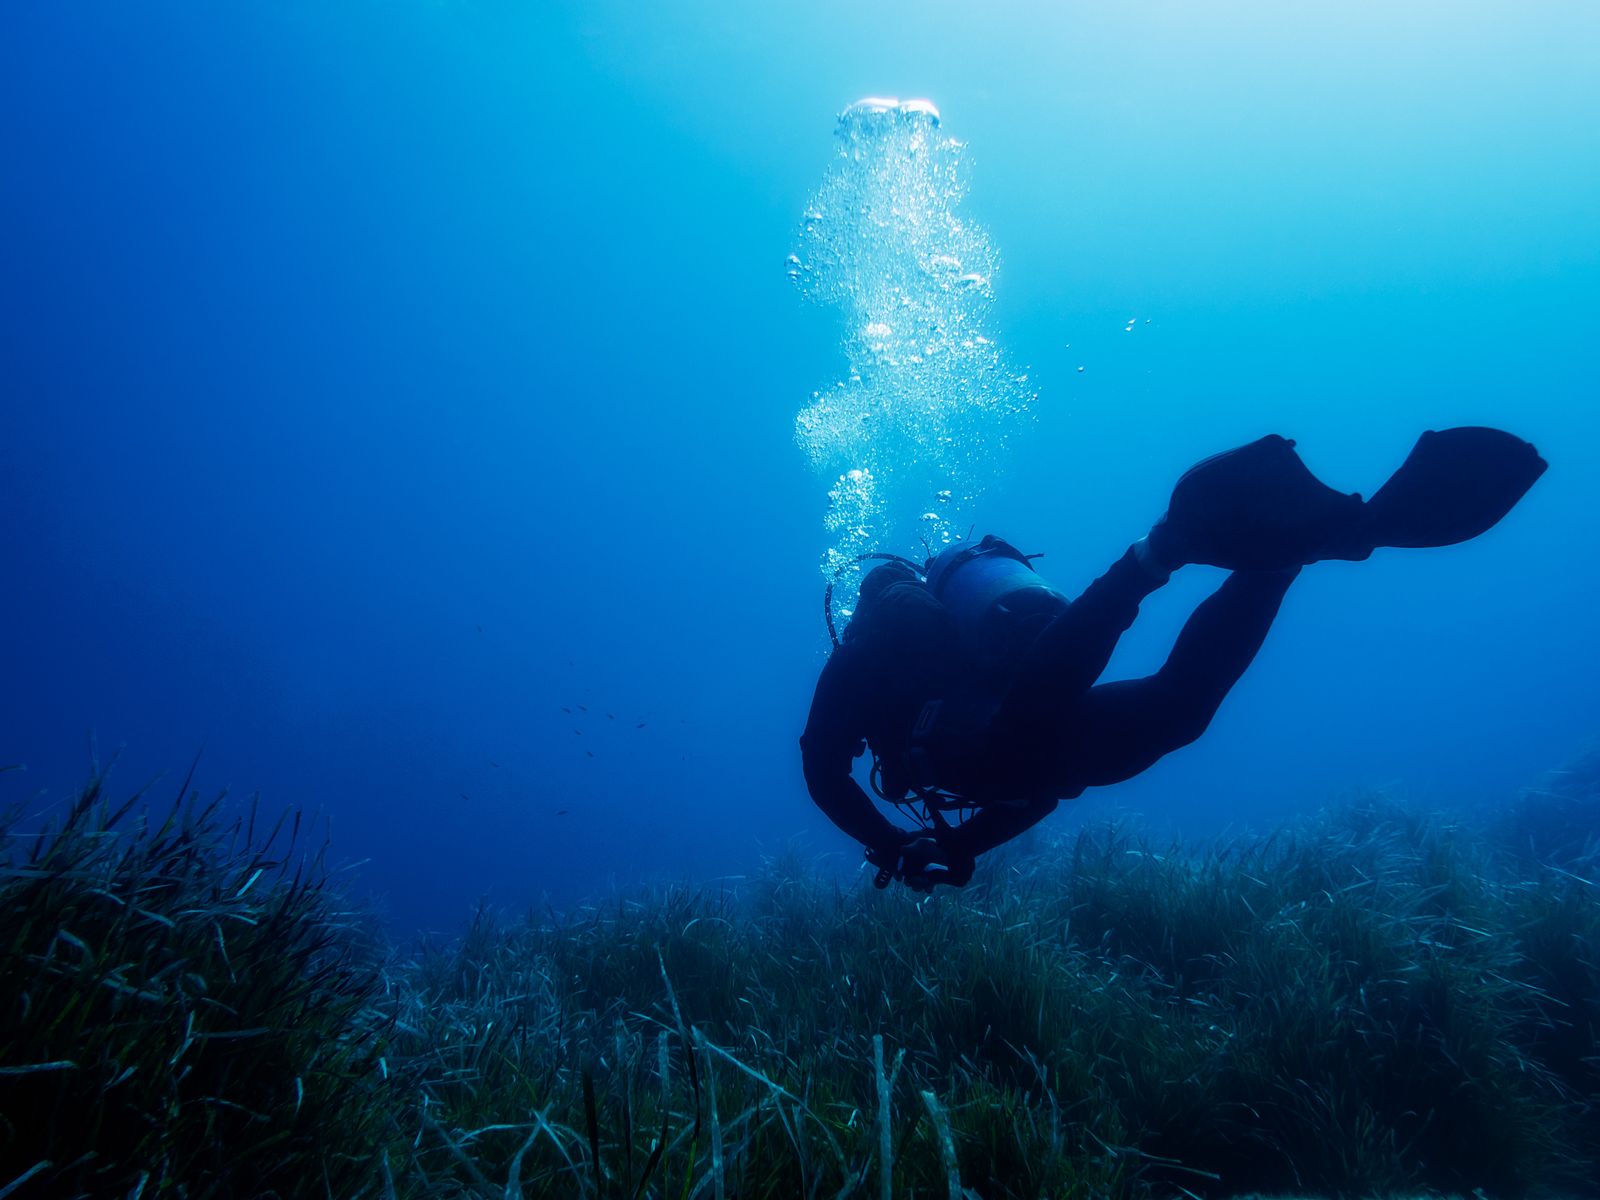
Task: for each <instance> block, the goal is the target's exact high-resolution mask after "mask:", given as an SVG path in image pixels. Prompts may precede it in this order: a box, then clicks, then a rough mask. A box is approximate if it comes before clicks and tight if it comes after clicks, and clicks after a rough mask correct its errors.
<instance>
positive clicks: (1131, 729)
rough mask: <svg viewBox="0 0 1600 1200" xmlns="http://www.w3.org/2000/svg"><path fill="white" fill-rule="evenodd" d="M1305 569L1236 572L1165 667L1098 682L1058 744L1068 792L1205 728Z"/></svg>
mask: <svg viewBox="0 0 1600 1200" xmlns="http://www.w3.org/2000/svg"><path fill="white" fill-rule="evenodd" d="M1298 574H1299V570H1298V568H1297V569H1295V570H1289V571H1251V572H1245V571H1237V572H1235V573H1234V574H1232V575H1230V576H1229V577H1228V578H1227V580H1226V581H1224V582H1223V584H1222V586H1221V587H1220V588H1218V589H1217V590H1216V592H1214V593H1213V594H1212V595H1211V596H1210V597H1208V598H1207V599H1206V600H1205V601H1204V602H1203V603H1202V604H1201V605H1200V607H1199V608H1197V609H1195V611H1194V614H1193V615H1192V616H1191V617H1190V618H1189V620H1188V621H1187V622H1185V623H1184V626H1183V630H1182V632H1181V633H1180V634H1179V635H1178V640H1177V642H1176V644H1175V645H1174V646H1173V648H1172V653H1171V654H1170V655H1169V656H1168V658H1167V661H1166V663H1165V664H1164V665H1163V666H1162V668H1161V670H1159V671H1157V672H1156V673H1155V674H1154V675H1151V676H1149V677H1147V678H1145V679H1128V680H1121V681H1119V682H1116V683H1107V684H1102V685H1100V686H1099V687H1095V688H1091V689H1090V690H1089V693H1088V695H1087V696H1085V697H1084V699H1083V703H1082V704H1081V705H1079V706H1078V708H1077V709H1076V710H1075V711H1074V712H1073V713H1072V714H1071V715H1070V717H1069V718H1068V723H1067V725H1066V727H1065V728H1064V729H1063V730H1061V733H1062V735H1063V736H1062V738H1061V740H1060V741H1059V742H1058V743H1056V745H1055V747H1054V751H1055V754H1056V756H1057V757H1056V762H1055V763H1054V770H1052V771H1051V774H1052V775H1054V776H1055V777H1056V778H1058V779H1061V780H1063V781H1070V782H1071V785H1072V787H1071V788H1070V789H1068V790H1067V791H1066V792H1063V793H1062V794H1069V795H1076V794H1078V792H1081V791H1082V790H1083V788H1086V787H1104V786H1105V785H1107V784H1111V783H1120V782H1121V781H1122V780H1124V779H1129V778H1132V777H1133V776H1134V775H1137V774H1139V772H1141V771H1143V770H1145V769H1146V768H1148V767H1149V766H1151V765H1152V764H1153V763H1155V761H1156V760H1157V759H1159V758H1161V757H1162V756H1164V755H1166V754H1170V753H1171V752H1172V751H1174V750H1176V749H1178V748H1179V747H1182V746H1187V745H1188V744H1189V743H1190V742H1192V741H1194V740H1195V739H1196V738H1198V737H1199V736H1200V735H1201V734H1202V733H1204V732H1205V730H1206V726H1208V725H1209V724H1210V723H1211V719H1212V717H1214V716H1215V715H1216V713H1217V709H1218V708H1219V707H1221V705H1222V700H1223V697H1225V696H1226V695H1227V694H1228V691H1229V689H1231V688H1232V687H1233V685H1234V684H1235V683H1237V682H1238V681H1239V677H1240V676H1241V675H1243V674H1244V671H1245V668H1246V667H1248V666H1249V665H1250V663H1251V662H1252V661H1253V660H1254V658H1255V656H1256V652H1257V651H1259V650H1260V649H1261V643H1262V642H1263V641H1264V640H1265V638H1266V636H1267V630H1268V629H1270V628H1271V626H1272V621H1273V618H1274V617H1276V616H1277V615H1278V608H1279V606H1280V605H1281V604H1282V602H1283V596H1284V593H1285V592H1287V591H1288V589H1289V585H1290V584H1291V583H1293V582H1294V578H1295V576H1296V575H1298Z"/></svg>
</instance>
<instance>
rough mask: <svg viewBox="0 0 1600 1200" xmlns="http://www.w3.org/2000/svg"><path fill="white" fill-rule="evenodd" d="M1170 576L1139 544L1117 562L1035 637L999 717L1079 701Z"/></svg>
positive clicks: (1023, 714) (1035, 712)
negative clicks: (1145, 558) (1148, 561)
mask: <svg viewBox="0 0 1600 1200" xmlns="http://www.w3.org/2000/svg"><path fill="white" fill-rule="evenodd" d="M1166 581H1167V576H1166V573H1165V572H1159V571H1152V570H1151V569H1149V568H1147V567H1145V566H1144V565H1143V564H1142V563H1141V561H1140V559H1139V555H1138V553H1137V552H1136V551H1135V550H1133V549H1130V550H1129V551H1128V552H1127V553H1126V554H1124V555H1123V556H1122V557H1121V558H1119V559H1118V560H1117V561H1116V562H1114V563H1112V564H1111V568H1110V570H1108V571H1107V572H1106V573H1105V574H1104V575H1102V576H1100V578H1099V579H1096V580H1095V581H1094V582H1093V583H1091V584H1090V585H1089V586H1088V587H1087V588H1085V589H1084V591H1083V594H1082V595H1081V596H1079V597H1078V598H1077V599H1076V600H1074V601H1073V602H1072V603H1071V604H1069V605H1068V606H1067V608H1066V610H1065V611H1064V612H1063V613H1062V614H1061V615H1060V616H1059V617H1057V618H1056V619H1055V620H1054V621H1051V622H1050V624H1049V625H1047V626H1045V627H1044V629H1043V630H1042V631H1041V632H1040V634H1039V636H1038V637H1037V638H1036V639H1034V642H1033V645H1032V646H1030V647H1029V649H1028V653H1027V659H1026V661H1025V662H1024V663H1023V664H1022V666H1021V668H1020V670H1019V672H1018V674H1017V676H1016V678H1015V680H1013V682H1012V685H1011V688H1010V690H1009V692H1008V693H1007V695H1006V699H1005V702H1004V704H1003V705H1002V706H1001V709H1000V716H999V719H1000V720H1001V721H1002V722H1004V721H1006V720H1008V719H1010V718H1014V717H1029V718H1033V717H1037V715H1038V714H1039V713H1040V710H1041V709H1048V710H1058V709H1060V708H1062V707H1063V706H1064V705H1068V704H1072V703H1075V702H1076V701H1077V699H1078V698H1079V697H1081V696H1082V695H1083V693H1084V692H1086V691H1088V690H1089V688H1090V687H1091V686H1092V685H1093V683H1094V681H1095V680H1096V679H1098V678H1100V673H1101V672H1102V671H1104V670H1105V669H1106V664H1107V663H1108V662H1110V661H1111V653H1112V651H1113V650H1115V649H1116V648H1117V640H1118V639H1119V638H1121V637H1122V635H1123V634H1124V633H1126V632H1127V631H1128V626H1130V625H1132V624H1133V621H1134V618H1135V617H1137V616H1138V615H1139V604H1140V602H1141V601H1143V600H1144V598H1145V597H1146V596H1148V595H1149V594H1150V593H1151V592H1153V591H1155V590H1156V589H1157V588H1159V587H1160V586H1161V585H1162V584H1164V583H1165V582H1166Z"/></svg>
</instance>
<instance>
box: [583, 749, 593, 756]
mask: <svg viewBox="0 0 1600 1200" xmlns="http://www.w3.org/2000/svg"><path fill="white" fill-rule="evenodd" d="M584 753H585V754H587V755H588V756H589V757H590V758H593V757H594V751H593V750H585V751H584Z"/></svg>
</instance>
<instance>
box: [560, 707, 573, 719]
mask: <svg viewBox="0 0 1600 1200" xmlns="http://www.w3.org/2000/svg"><path fill="white" fill-rule="evenodd" d="M561 711H562V712H564V713H566V714H567V716H569V717H570V716H571V715H572V710H571V709H570V708H568V707H567V706H566V705H565V704H563V705H562V706H561Z"/></svg>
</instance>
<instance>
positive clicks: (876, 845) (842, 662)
mask: <svg viewBox="0 0 1600 1200" xmlns="http://www.w3.org/2000/svg"><path fill="white" fill-rule="evenodd" d="M872 690H873V689H872V680H871V673H870V671H869V669H868V667H867V664H866V663H865V662H864V661H863V658H862V656H861V654H860V651H859V650H858V649H857V647H855V646H851V645H844V646H841V647H839V649H837V650H835V651H834V652H833V657H831V658H829V659H828V662H827V664H826V665H825V666H824V667H823V668H822V675H821V677H820V678H818V680H817V691H816V695H815V697H813V699H812V701H811V715H810V717H808V718H807V720H806V729H805V732H804V733H802V734H801V735H800V758H801V763H802V765H803V766H804V769H805V775H806V788H807V790H809V791H810V793H811V799H812V800H813V801H815V803H816V806H817V807H818V808H820V809H821V810H822V811H823V813H824V814H825V815H826V816H827V818H828V820H830V821H832V822H833V823H834V824H835V825H837V826H838V827H839V828H840V829H842V830H844V832H845V833H847V834H849V835H850V836H851V837H853V838H855V839H856V840H857V841H858V842H860V843H862V844H863V845H865V846H867V847H869V848H871V849H886V848H889V847H893V846H898V845H899V844H900V843H901V842H902V841H904V840H905V837H906V834H905V831H904V830H901V829H899V828H897V827H896V826H894V825H893V824H891V823H890V822H889V820H888V819H887V818H885V817H884V815H883V814H882V813H881V812H879V811H878V809H877V806H876V805H874V804H873V803H872V801H871V799H870V798H868V796H867V794H866V793H865V792H864V791H862V790H861V788H860V786H859V785H858V784H857V783H856V781H855V780H854V779H853V778H852V777H851V775H850V764H851V763H852V762H853V761H855V757H856V755H858V754H859V753H861V744H862V739H863V734H862V730H863V728H864V721H863V720H862V715H863V714H862V708H863V705H864V704H865V703H866V702H867V698H868V697H869V696H870V694H871V692H872Z"/></svg>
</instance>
